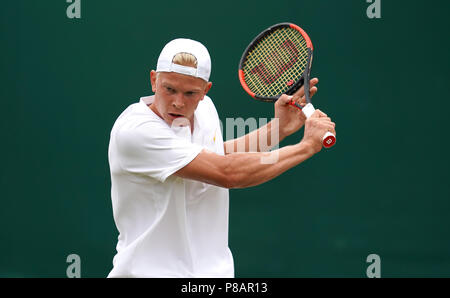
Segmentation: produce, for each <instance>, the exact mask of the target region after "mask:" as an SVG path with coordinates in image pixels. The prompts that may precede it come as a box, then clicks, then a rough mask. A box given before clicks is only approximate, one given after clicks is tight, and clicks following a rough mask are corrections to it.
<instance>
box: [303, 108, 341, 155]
mask: <svg viewBox="0 0 450 298" xmlns="http://www.w3.org/2000/svg"><path fill="white" fill-rule="evenodd" d="M315 110H316V109H314V106H313V105H312V104H311V103H308V104H307V105H306V106H304V107H303V109H302V111H303V114H305V116H306V118H309V117H311V115H312V114H313V113H314V111H315ZM335 143H336V136H335V135H334V134H332V133H331V132H329V131H327V133H326V134H325V135H324V136H323V139H322V144H323V147H325V148H330V147H333V145H334V144H335Z"/></svg>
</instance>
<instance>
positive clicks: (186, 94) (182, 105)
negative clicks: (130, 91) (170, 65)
mask: <svg viewBox="0 0 450 298" xmlns="http://www.w3.org/2000/svg"><path fill="white" fill-rule="evenodd" d="M150 78H151V83H152V90H153V92H154V93H155V101H154V103H153V104H152V105H151V106H150V107H151V108H152V110H153V111H154V112H155V113H156V114H158V116H160V117H161V118H162V119H163V120H165V121H166V122H167V123H168V124H169V125H172V122H173V121H174V120H175V119H177V118H183V117H184V118H187V119H188V120H189V121H190V124H191V127H193V121H194V112H195V109H197V106H198V103H199V102H200V101H201V100H202V99H203V97H204V96H205V95H206V93H208V91H209V89H210V88H211V85H212V83H211V82H208V83H207V82H205V81H204V80H202V79H200V78H196V77H192V76H188V75H183V74H179V73H174V72H160V73H158V74H156V72H155V71H152V72H151V74H150Z"/></svg>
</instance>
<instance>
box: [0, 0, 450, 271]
mask: <svg viewBox="0 0 450 298" xmlns="http://www.w3.org/2000/svg"><path fill="white" fill-rule="evenodd" d="M68 5H69V4H68V3H66V1H64V0H52V1H34V0H28V1H7V2H5V3H2V9H1V11H0V14H1V35H0V38H1V48H2V50H1V55H0V57H1V75H0V78H1V84H2V88H1V101H0V111H1V117H0V121H1V133H2V137H1V149H0V150H1V152H0V153H1V154H0V156H1V158H2V162H1V167H0V174H1V176H0V178H1V180H0V189H1V194H0V197H1V206H0V226H1V229H0V243H1V247H0V276H2V277H65V276H66V268H67V266H68V265H69V264H68V263H66V257H67V256H68V255H69V254H72V253H74V254H78V255H79V256H80V257H81V275H82V277H105V276H106V275H107V274H108V272H109V271H110V270H111V268H112V258H113V256H114V254H115V245H116V241H117V231H116V228H115V225H114V221H113V217H112V207H111V198H110V186H111V184H110V176H109V166H108V159H107V149H108V141H109V133H110V130H111V128H112V125H113V123H114V121H115V119H116V118H117V116H118V115H119V114H120V113H121V112H122V111H123V110H124V109H125V108H126V107H127V106H128V105H130V104H132V103H134V102H136V101H138V100H139V97H141V96H144V95H149V94H151V89H150V85H149V71H150V70H151V69H152V68H155V66H156V60H157V57H158V55H159V52H160V51H161V49H162V47H163V46H164V44H166V43H167V42H168V41H169V40H171V39H173V38H177V37H189V38H192V39H196V40H199V41H201V42H203V43H204V44H205V45H206V46H207V48H208V49H209V51H210V54H211V58H212V61H213V69H212V75H211V80H212V82H213V88H212V89H211V91H210V94H209V95H210V96H211V97H212V99H213V100H214V102H215V104H216V107H217V109H218V111H219V115H220V117H221V119H222V121H225V119H226V118H228V117H229V118H237V117H242V118H244V119H246V118H249V117H255V118H270V117H272V116H273V107H272V105H271V104H268V103H260V102H256V101H254V100H252V99H251V98H250V97H249V96H248V95H247V94H246V93H245V92H244V91H243V90H242V88H241V86H240V84H239V82H238V77H237V66H238V62H239V59H240V57H241V54H242V52H243V50H244V49H245V48H246V46H247V45H248V43H249V42H250V41H251V40H252V39H253V37H254V36H255V35H256V34H258V33H259V32H260V31H262V30H263V29H265V28H266V27H268V26H270V25H272V24H275V23H279V22H293V23H296V24H298V25H300V26H301V27H302V28H304V29H305V30H306V31H307V32H308V34H309V35H310V37H311V39H312V41H313V43H314V47H315V57H314V65H313V69H312V75H313V76H317V77H319V79H320V83H319V92H318V93H317V95H316V96H315V97H314V99H313V102H314V103H315V106H316V107H317V108H320V109H322V110H323V111H325V112H326V113H328V114H329V115H330V116H331V117H332V118H333V120H334V121H335V122H336V124H337V127H336V128H337V136H338V141H337V144H336V146H335V147H334V148H333V149H330V150H323V151H322V152H320V153H319V154H317V155H316V156H314V157H313V158H312V159H310V160H308V161H306V162H305V163H303V164H301V165H300V166H298V167H296V168H294V169H291V170H290V171H288V172H286V173H284V174H283V175H281V176H280V177H278V178H276V179H274V180H272V181H270V182H268V183H265V184H263V185H260V186H257V187H252V188H249V189H241V190H231V191H230V197H231V200H230V236H229V243H230V248H231V250H232V252H233V255H234V260H235V269H236V277H365V276H366V268H367V266H368V265H369V264H368V263H366V257H367V256H368V255H369V254H372V253H375V254H378V255H379V256H380V258H381V275H382V277H441V276H446V277H450V237H449V230H450V229H449V228H450V218H449V214H450V202H449V198H450V187H449V175H448V170H447V169H448V168H449V161H450V158H449V156H448V150H449V147H448V146H449V145H450V137H449V135H448V125H447V123H448V116H447V111H448V110H449V109H450V104H449V96H448V94H449V91H450V90H449V80H450V71H449V66H450V65H449V64H450V63H449V62H450V59H449V55H448V53H449V39H448V28H449V27H450V26H449V25H450V24H449V23H450V22H449V21H448V19H449V18H448V11H449V10H450V4H449V3H448V1H387V0H381V19H369V18H368V17H367V15H366V9H367V7H368V6H369V3H366V1H364V0H357V1H356V0H348V1H328V0H314V1H312V0H310V1H303V0H297V1H287V0H277V1H266V0H259V1H244V0H242V1H231V0H230V1H148V0H145V1H144V0H141V1H116V0H110V1H106V0H102V1H87V0H82V1H81V16H82V18H81V19H69V18H67V16H66V8H67V6H68ZM224 123H225V122H224ZM302 134H303V132H302V131H300V132H299V133H297V134H295V135H293V136H291V137H289V138H288V139H286V140H285V141H283V143H282V145H287V144H292V143H295V142H297V141H298V140H300V139H301V137H302ZM205 224H207V223H205Z"/></svg>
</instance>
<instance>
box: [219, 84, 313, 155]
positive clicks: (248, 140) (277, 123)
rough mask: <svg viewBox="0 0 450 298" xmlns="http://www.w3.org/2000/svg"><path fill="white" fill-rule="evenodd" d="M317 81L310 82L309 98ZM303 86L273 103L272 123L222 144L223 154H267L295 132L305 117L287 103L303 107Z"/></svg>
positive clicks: (302, 123) (301, 125)
mask: <svg viewBox="0 0 450 298" xmlns="http://www.w3.org/2000/svg"><path fill="white" fill-rule="evenodd" d="M318 82H319V79H317V78H313V79H311V81H310V91H309V92H310V96H311V97H312V96H314V94H316V92H317V87H316V86H315V85H316V84H317V83H318ZM304 96H305V91H304V86H302V87H301V88H300V89H299V90H298V91H297V92H295V93H294V94H293V95H292V96H287V95H282V96H281V97H280V98H279V99H278V100H277V102H275V105H274V106H275V116H274V119H273V120H272V121H270V122H269V123H267V124H266V125H264V126H263V127H260V128H259V129H257V130H254V131H252V132H250V133H248V134H246V135H244V136H242V137H240V138H236V139H233V140H228V141H226V142H225V143H224V151H225V154H230V153H236V152H267V151H269V150H270V149H271V148H272V147H275V146H276V145H278V143H279V142H281V141H282V140H283V139H284V138H285V137H287V136H289V135H291V134H293V133H295V132H297V131H298V130H299V129H300V128H301V127H303V125H304V123H305V120H306V118H305V115H303V113H302V112H301V111H300V110H299V109H296V108H293V107H292V106H291V105H289V104H288V103H289V102H290V101H291V100H294V101H296V102H297V103H298V104H300V105H302V106H304V105H305V103H306V101H305V97H304Z"/></svg>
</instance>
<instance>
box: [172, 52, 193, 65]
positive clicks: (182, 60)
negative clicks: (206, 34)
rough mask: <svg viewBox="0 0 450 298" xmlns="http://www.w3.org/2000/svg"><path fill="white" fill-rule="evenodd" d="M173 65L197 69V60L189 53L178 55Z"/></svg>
mask: <svg viewBox="0 0 450 298" xmlns="http://www.w3.org/2000/svg"><path fill="white" fill-rule="evenodd" d="M172 63H175V64H179V65H183V66H190V67H194V68H197V58H195V56H194V55H192V54H189V53H178V54H176V55H175V56H174V57H173V59H172Z"/></svg>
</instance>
